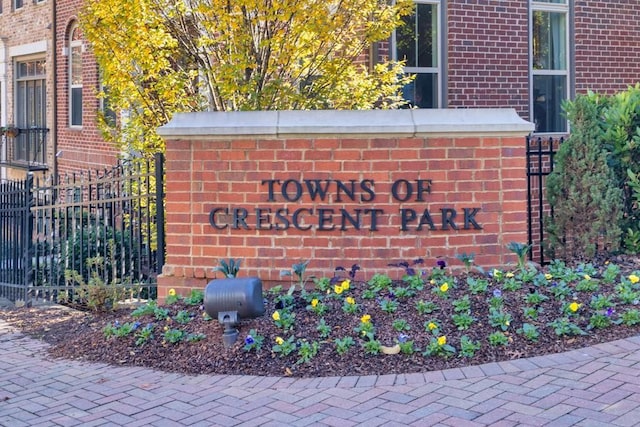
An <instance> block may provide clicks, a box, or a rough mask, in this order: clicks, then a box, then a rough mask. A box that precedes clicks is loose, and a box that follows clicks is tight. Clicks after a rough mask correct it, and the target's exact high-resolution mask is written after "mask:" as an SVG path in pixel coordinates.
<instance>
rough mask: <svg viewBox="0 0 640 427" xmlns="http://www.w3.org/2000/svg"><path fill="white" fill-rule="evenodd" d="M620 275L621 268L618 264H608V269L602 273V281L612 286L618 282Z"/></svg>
mask: <svg viewBox="0 0 640 427" xmlns="http://www.w3.org/2000/svg"><path fill="white" fill-rule="evenodd" d="M619 275H620V267H618V266H617V265H616V264H612V263H608V264H607V268H606V269H605V270H604V271H603V272H602V281H603V282H604V283H607V284H612V283H614V282H615V281H616V279H617V278H618V276H619Z"/></svg>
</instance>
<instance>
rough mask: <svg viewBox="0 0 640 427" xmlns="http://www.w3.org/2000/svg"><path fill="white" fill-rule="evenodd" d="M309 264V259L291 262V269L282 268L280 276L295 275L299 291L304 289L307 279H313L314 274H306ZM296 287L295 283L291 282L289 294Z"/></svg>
mask: <svg viewBox="0 0 640 427" xmlns="http://www.w3.org/2000/svg"><path fill="white" fill-rule="evenodd" d="M308 265H309V260H307V261H301V262H299V263H296V264H293V265H292V266H291V270H283V271H281V272H280V277H284V276H295V277H296V280H297V284H298V287H299V288H300V292H303V293H304V291H305V284H306V283H307V281H308V280H313V279H315V276H307V275H306V272H307V266H308ZM295 289H296V284H292V285H291V287H290V288H289V292H288V293H289V295H291V294H293V292H294V291H295Z"/></svg>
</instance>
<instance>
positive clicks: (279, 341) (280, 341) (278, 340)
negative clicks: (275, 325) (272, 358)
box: [276, 337, 284, 345]
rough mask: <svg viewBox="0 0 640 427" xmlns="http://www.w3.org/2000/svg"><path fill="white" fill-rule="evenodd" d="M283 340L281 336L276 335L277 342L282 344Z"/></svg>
mask: <svg viewBox="0 0 640 427" xmlns="http://www.w3.org/2000/svg"><path fill="white" fill-rule="evenodd" d="M283 342H284V340H283V339H282V338H281V337H276V344H278V345H282V343H283Z"/></svg>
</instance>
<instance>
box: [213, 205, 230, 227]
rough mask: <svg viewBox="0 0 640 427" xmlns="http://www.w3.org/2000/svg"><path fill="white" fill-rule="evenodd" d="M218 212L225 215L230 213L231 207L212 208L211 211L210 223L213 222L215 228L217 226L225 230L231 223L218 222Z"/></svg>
mask: <svg viewBox="0 0 640 427" xmlns="http://www.w3.org/2000/svg"><path fill="white" fill-rule="evenodd" d="M218 212H222V213H224V214H225V215H228V214H229V209H227V208H215V209H211V212H209V224H211V226H212V227H213V228H217V229H218V230H224V229H225V228H227V227H228V226H229V224H225V225H218V224H216V214H217V213H218Z"/></svg>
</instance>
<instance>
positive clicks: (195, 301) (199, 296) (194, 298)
mask: <svg viewBox="0 0 640 427" xmlns="http://www.w3.org/2000/svg"><path fill="white" fill-rule="evenodd" d="M183 301H184V303H185V304H187V305H200V304H202V303H203V302H204V292H203V291H202V290H200V289H192V290H191V293H190V294H189V296H188V297H185V298H183Z"/></svg>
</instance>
